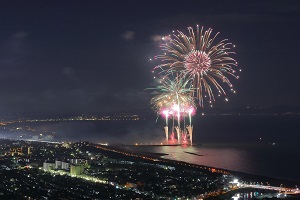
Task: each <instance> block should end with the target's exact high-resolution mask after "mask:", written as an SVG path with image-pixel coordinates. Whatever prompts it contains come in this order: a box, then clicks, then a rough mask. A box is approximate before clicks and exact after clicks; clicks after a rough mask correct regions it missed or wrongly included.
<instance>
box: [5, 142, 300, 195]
mask: <svg viewBox="0 0 300 200" xmlns="http://www.w3.org/2000/svg"><path fill="white" fill-rule="evenodd" d="M0 155H1V157H0V177H1V180H2V182H1V184H0V197H1V199H41V198H42V199H174V198H175V199H204V198H207V199H210V198H212V199H214V198H217V197H220V198H221V197H222V196H224V198H225V199H226V198H228V196H226V195H232V196H233V195H237V194H236V192H237V191H239V190H241V189H242V190H243V188H245V186H246V185H247V184H248V185H260V186H259V187H257V188H256V189H255V190H253V188H252V190H249V191H248V190H246V189H244V190H243V191H241V192H242V193H241V194H240V193H239V195H244V196H245V197H246V196H247V198H248V197H249V198H250V197H255V196H259V195H260V194H262V193H260V192H259V191H262V192H263V191H264V190H262V189H263V185H265V187H270V186H268V183H261V182H260V183H258V182H255V183H254V182H245V181H244V182H241V181H239V180H236V179H235V178H234V175H232V174H230V173H229V172H228V171H225V170H220V169H215V168H210V167H205V166H198V165H192V164H188V163H184V162H178V161H172V160H166V159H161V158H160V156H159V155H156V154H152V153H149V152H144V153H137V152H132V151H129V150H124V148H119V147H112V146H106V145H105V144H102V145H99V144H92V143H89V142H74V143H71V142H62V143H54V142H52V143H51V142H41V141H22V140H18V141H16V140H7V139H1V140H0ZM296 190H297V189H295V190H293V191H292V190H291V191H288V190H287V189H286V191H285V192H281V194H282V195H283V197H285V196H286V194H287V192H290V193H292V192H294V193H295V192H296ZM279 192H280V191H279ZM269 193H270V194H273V195H276V194H275V193H278V191H276V188H275V189H274V191H272V192H269ZM278 194H279V193H278ZM298 197H299V196H298Z"/></svg>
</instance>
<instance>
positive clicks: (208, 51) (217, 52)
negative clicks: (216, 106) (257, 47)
mask: <svg viewBox="0 0 300 200" xmlns="http://www.w3.org/2000/svg"><path fill="white" fill-rule="evenodd" d="M218 35H219V33H217V34H215V35H212V29H211V28H209V29H207V30H204V28H203V27H201V28H200V27H199V26H198V25H197V27H196V31H194V29H193V28H192V27H188V34H184V33H183V32H181V31H177V34H175V33H174V34H173V35H172V36H171V37H170V39H169V40H168V41H167V42H166V43H164V44H162V45H161V47H162V51H164V53H163V54H162V55H158V56H156V57H155V59H159V60H161V62H162V64H159V65H157V66H156V67H155V68H154V69H158V68H160V69H161V72H160V74H165V76H164V77H166V76H169V75H170V74H174V73H177V74H178V76H179V77H180V78H187V79H190V80H191V82H192V84H193V88H195V90H193V92H194V93H195V96H196V98H197V99H198V102H199V105H200V106H201V107H203V104H204V96H206V95H207V96H208V97H209V102H210V103H211V102H212V101H215V93H216V92H217V93H218V96H221V95H222V94H224V95H226V92H225V90H224V89H223V87H222V83H226V84H227V85H228V86H229V87H230V88H232V87H233V85H232V83H231V82H230V80H229V78H228V77H227V76H228V75H229V76H233V77H235V78H237V79H238V78H239V76H237V75H235V74H236V70H234V69H233V68H236V67H237V64H238V63H237V62H236V60H235V59H233V58H232V57H231V55H232V54H235V52H233V51H231V49H232V48H234V47H235V45H233V44H232V43H229V42H227V39H224V40H221V41H220V42H215V40H216V38H217V36H218ZM179 77H177V78H179ZM231 90H232V91H233V92H234V93H235V91H234V90H233V88H232V89H231Z"/></svg>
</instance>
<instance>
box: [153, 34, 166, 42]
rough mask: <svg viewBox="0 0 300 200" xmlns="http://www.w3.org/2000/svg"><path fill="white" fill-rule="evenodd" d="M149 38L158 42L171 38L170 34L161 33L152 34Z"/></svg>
mask: <svg viewBox="0 0 300 200" xmlns="http://www.w3.org/2000/svg"><path fill="white" fill-rule="evenodd" d="M151 40H152V41H153V42H159V41H165V42H167V41H170V40H171V37H170V36H163V35H152V36H151Z"/></svg>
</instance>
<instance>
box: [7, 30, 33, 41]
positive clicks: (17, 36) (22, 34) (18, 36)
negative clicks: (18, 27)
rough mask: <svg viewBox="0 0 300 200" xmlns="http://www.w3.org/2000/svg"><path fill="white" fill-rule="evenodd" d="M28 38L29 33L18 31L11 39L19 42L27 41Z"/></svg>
mask: <svg viewBox="0 0 300 200" xmlns="http://www.w3.org/2000/svg"><path fill="white" fill-rule="evenodd" d="M27 36H29V33H28V32H26V31H18V32H15V33H14V34H13V35H12V36H11V37H12V38H15V39H19V40H23V39H25V38H26V37H27Z"/></svg>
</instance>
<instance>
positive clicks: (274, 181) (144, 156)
mask: <svg viewBox="0 0 300 200" xmlns="http://www.w3.org/2000/svg"><path fill="white" fill-rule="evenodd" d="M97 146H101V149H102V150H106V151H112V152H114V153H117V154H121V155H124V156H129V157H133V158H135V159H141V160H148V161H153V162H156V163H157V162H160V163H161V164H169V165H175V166H178V167H188V168H193V169H200V170H207V171H209V172H211V173H221V174H224V175H232V176H234V177H237V178H239V179H241V180H243V181H248V182H258V183H269V184H270V185H274V186H280V185H284V187H292V188H294V187H295V185H298V186H299V185H300V181H296V180H287V179H280V178H274V177H268V176H261V175H255V174H250V173H245V172H239V171H234V170H228V169H223V168H216V167H213V166H206V165H199V164H193V163H188V162H184V161H177V160H172V159H167V158H162V157H161V156H165V155H168V154H164V153H152V152H141V151H134V150H132V149H131V150H127V149H125V148H122V146H119V145H118V146H113V145H112V146H103V145H97ZM124 146H125V145H124ZM127 146H128V145H127ZM131 146H135V145H131ZM160 146H161V145H160ZM185 153H186V152H185Z"/></svg>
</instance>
